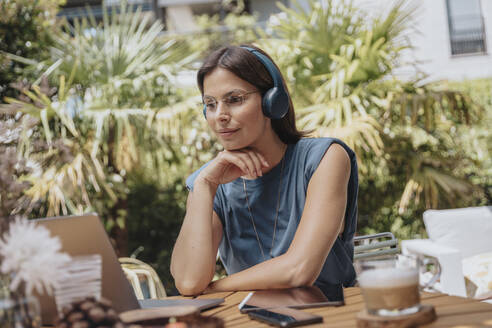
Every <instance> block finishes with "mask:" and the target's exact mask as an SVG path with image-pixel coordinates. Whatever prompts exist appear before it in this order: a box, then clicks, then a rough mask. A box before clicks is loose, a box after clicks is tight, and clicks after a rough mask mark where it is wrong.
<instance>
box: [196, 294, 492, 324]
mask: <svg viewBox="0 0 492 328" xmlns="http://www.w3.org/2000/svg"><path fill="white" fill-rule="evenodd" d="M247 294H248V292H230V293H217V294H209V295H201V296H198V298H217V297H223V298H225V303H224V304H222V305H221V306H219V307H217V308H214V309H210V310H208V311H205V312H203V313H202V314H203V315H210V316H217V317H219V318H222V319H223V320H224V321H225V326H226V327H238V328H239V327H272V326H268V325H266V324H262V323H261V322H259V321H252V320H250V319H249V317H248V316H247V315H246V314H241V313H240V312H239V310H238V307H237V306H238V304H239V303H240V302H241V301H242V299H243V298H244V297H245V296H246V295H247ZM344 294H345V303H346V305H345V306H341V307H324V308H317V309H306V310H303V311H308V312H311V313H315V314H318V315H321V316H323V323H322V324H315V325H309V326H306V327H337V328H343V327H351V328H352V327H357V323H356V319H355V315H356V314H357V313H358V312H359V311H360V310H362V309H363V307H364V302H363V300H362V295H361V293H360V289H359V288H356V287H352V288H346V289H344ZM422 303H423V304H432V305H434V307H435V309H436V313H437V321H434V322H433V323H431V324H429V325H425V326H421V327H456V328H458V327H459V328H471V327H492V304H488V303H484V302H479V301H475V300H471V299H466V298H461V297H454V296H448V295H444V294H431V293H423V294H422Z"/></svg>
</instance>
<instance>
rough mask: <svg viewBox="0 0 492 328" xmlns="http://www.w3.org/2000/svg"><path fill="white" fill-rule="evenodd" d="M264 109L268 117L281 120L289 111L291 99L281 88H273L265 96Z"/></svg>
mask: <svg viewBox="0 0 492 328" xmlns="http://www.w3.org/2000/svg"><path fill="white" fill-rule="evenodd" d="M262 109H263V114H264V115H265V116H266V117H269V118H271V119H274V120H278V119H281V118H282V117H284V116H285V115H286V114H287V112H288V111H289V97H287V95H286V94H285V92H283V90H281V89H280V88H277V87H273V88H271V89H270V90H268V91H267V92H266V93H265V94H264V95H263V99H262Z"/></svg>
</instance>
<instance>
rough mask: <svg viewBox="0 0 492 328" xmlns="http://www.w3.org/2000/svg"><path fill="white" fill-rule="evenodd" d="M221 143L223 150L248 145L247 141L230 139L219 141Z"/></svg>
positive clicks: (236, 148) (237, 148) (241, 147)
mask: <svg viewBox="0 0 492 328" xmlns="http://www.w3.org/2000/svg"><path fill="white" fill-rule="evenodd" d="M221 144H222V147H224V149H225V150H229V151H232V150H239V149H243V148H246V147H247V146H248V144H247V143H244V142H241V143H240V142H232V141H229V140H228V141H223V140H222V142H221Z"/></svg>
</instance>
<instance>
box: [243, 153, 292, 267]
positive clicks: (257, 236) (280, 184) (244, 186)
mask: <svg viewBox="0 0 492 328" xmlns="http://www.w3.org/2000/svg"><path fill="white" fill-rule="evenodd" d="M284 164H285V154H284V157H282V165H281V167H280V179H279V182H278V194H277V208H276V211H275V221H274V224H273V235H272V246H271V248H270V257H272V258H273V253H272V252H273V246H274V244H275V234H276V231H277V221H278V212H279V207H280V190H281V187H282V173H283V171H284ZM242 180H243V190H244V195H245V197H246V205H247V206H248V213H249V217H250V219H251V224H252V225H253V230H254V231H255V235H256V241H257V242H258V246H259V248H260V252H261V255H262V256H263V260H265V259H266V258H265V253H264V252H263V247H262V246H261V241H260V236H259V234H258V231H257V230H256V225H255V220H254V218H253V211H252V210H251V207H250V205H249V199H248V191H247V189H246V181H245V180H244V178H242Z"/></svg>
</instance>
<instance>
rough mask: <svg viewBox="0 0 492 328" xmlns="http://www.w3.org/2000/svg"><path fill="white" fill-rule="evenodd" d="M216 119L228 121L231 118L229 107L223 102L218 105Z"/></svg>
mask: <svg viewBox="0 0 492 328" xmlns="http://www.w3.org/2000/svg"><path fill="white" fill-rule="evenodd" d="M216 117H217V119H218V120H219V121H228V120H230V118H231V116H230V113H229V108H227V105H226V104H225V103H223V102H222V101H219V103H218V104H217V112H216Z"/></svg>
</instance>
